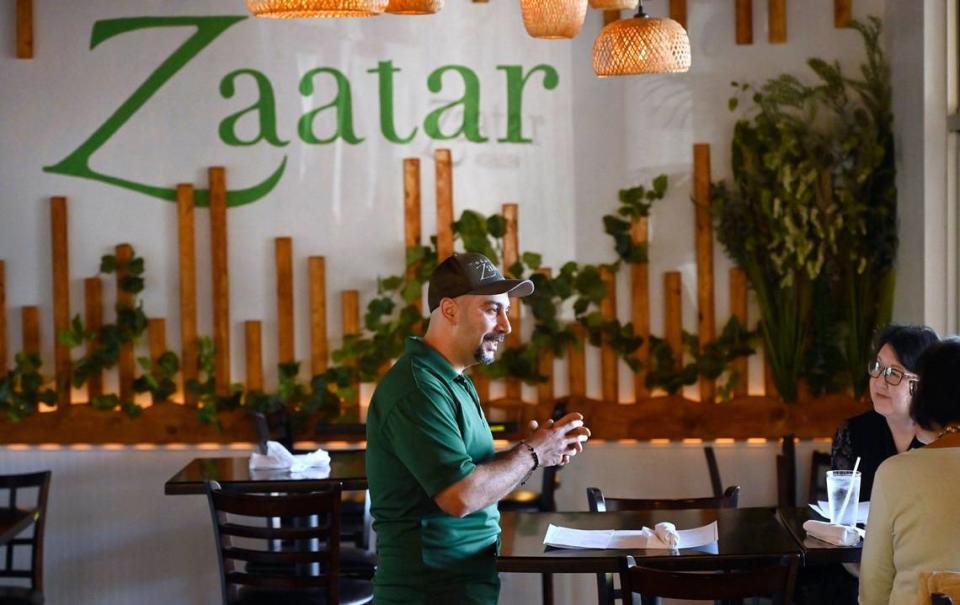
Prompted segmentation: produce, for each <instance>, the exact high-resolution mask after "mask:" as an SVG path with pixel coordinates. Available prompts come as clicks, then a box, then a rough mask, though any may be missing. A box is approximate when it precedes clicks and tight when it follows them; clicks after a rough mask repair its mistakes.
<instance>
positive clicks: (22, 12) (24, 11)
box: [17, 0, 33, 59]
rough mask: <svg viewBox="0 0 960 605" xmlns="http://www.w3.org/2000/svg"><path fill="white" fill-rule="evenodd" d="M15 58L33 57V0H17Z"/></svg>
mask: <svg viewBox="0 0 960 605" xmlns="http://www.w3.org/2000/svg"><path fill="white" fill-rule="evenodd" d="M17 58H18V59H32V58H33V0H17Z"/></svg>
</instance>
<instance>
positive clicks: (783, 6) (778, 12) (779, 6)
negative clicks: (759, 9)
mask: <svg viewBox="0 0 960 605" xmlns="http://www.w3.org/2000/svg"><path fill="white" fill-rule="evenodd" d="M768 7H769V8H768V9H767V16H768V19H769V26H768V30H769V34H768V39H769V41H770V44H783V43H784V42H786V41H787V0H769V3H768Z"/></svg>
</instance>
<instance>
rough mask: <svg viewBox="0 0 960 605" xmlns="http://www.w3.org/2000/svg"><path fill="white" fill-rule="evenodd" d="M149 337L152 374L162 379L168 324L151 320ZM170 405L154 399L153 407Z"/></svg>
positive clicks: (155, 319) (159, 320) (148, 325)
mask: <svg viewBox="0 0 960 605" xmlns="http://www.w3.org/2000/svg"><path fill="white" fill-rule="evenodd" d="M147 337H148V338H149V339H150V373H151V374H153V377H154V378H156V379H158V380H159V379H160V375H161V372H160V357H161V356H162V355H163V354H164V353H166V352H167V322H166V321H164V320H163V319H162V318H159V317H156V318H151V319H150V320H149V321H148V322H147ZM162 403H168V402H167V401H165V400H162V399H157V398H156V397H154V398H153V405H157V404H162Z"/></svg>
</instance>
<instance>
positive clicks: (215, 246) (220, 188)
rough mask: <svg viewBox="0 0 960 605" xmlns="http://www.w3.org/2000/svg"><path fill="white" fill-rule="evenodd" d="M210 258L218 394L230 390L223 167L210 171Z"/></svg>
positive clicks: (228, 306) (225, 196)
mask: <svg viewBox="0 0 960 605" xmlns="http://www.w3.org/2000/svg"><path fill="white" fill-rule="evenodd" d="M209 180H210V248H211V249H210V258H211V260H212V265H213V276H212V281H213V290H212V295H213V344H214V346H215V347H216V355H215V361H214V368H215V369H214V371H215V373H216V377H215V380H214V382H215V383H216V389H217V393H218V394H220V395H226V394H227V393H228V392H229V390H230V279H229V274H228V270H229V267H228V262H227V258H228V256H227V179H226V171H225V170H224V169H223V167H222V166H214V167H211V168H210V170H209Z"/></svg>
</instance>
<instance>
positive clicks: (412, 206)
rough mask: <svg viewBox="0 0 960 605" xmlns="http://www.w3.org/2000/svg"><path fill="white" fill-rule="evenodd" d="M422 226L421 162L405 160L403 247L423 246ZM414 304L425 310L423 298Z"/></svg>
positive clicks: (409, 276)
mask: <svg viewBox="0 0 960 605" xmlns="http://www.w3.org/2000/svg"><path fill="white" fill-rule="evenodd" d="M421 237H422V234H421V226H420V160H419V159H417V158H406V159H404V160H403V246H404V249H405V250H409V249H410V248H413V247H414V246H419V245H420V244H421ZM406 275H407V279H408V280H409V279H412V278H413V277H414V275H413V270H412V269H408V270H407V273H406ZM414 304H415V305H416V306H417V309H420V310H423V297H422V296H421V297H420V298H418V299H417V300H416V301H414Z"/></svg>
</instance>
